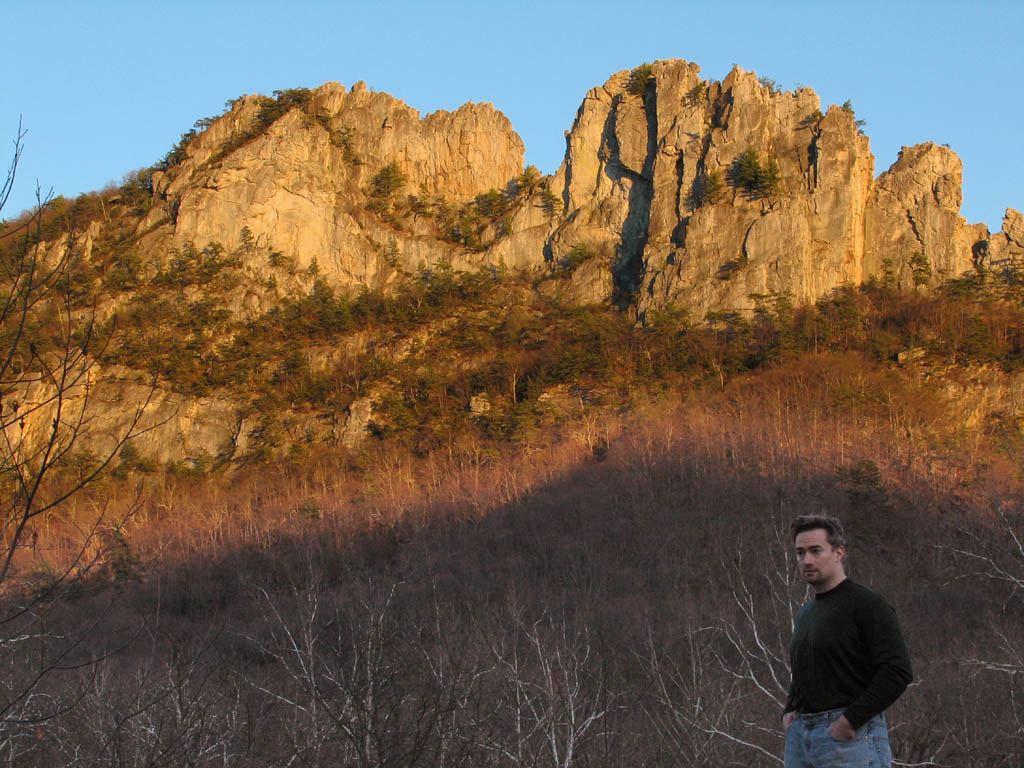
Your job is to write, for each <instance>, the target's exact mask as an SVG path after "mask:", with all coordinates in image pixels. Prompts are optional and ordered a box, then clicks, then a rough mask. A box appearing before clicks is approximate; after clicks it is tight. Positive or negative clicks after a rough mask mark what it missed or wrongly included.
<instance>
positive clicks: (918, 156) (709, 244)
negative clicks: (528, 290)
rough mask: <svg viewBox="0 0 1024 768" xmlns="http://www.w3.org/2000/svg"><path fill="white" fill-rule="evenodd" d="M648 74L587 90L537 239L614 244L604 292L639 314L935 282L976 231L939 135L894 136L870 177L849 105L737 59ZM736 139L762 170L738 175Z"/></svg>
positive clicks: (977, 238)
mask: <svg viewBox="0 0 1024 768" xmlns="http://www.w3.org/2000/svg"><path fill="white" fill-rule="evenodd" d="M650 74H651V77H650V81H649V83H648V85H647V87H646V90H645V91H644V93H643V94H639V93H634V92H631V91H630V89H629V88H628V84H629V78H630V73H628V72H620V73H617V74H616V75H613V76H612V77H611V78H610V79H609V80H608V82H607V83H605V85H604V86H602V87H600V88H595V89H593V90H592V91H591V92H590V93H588V94H587V96H586V98H585V99H584V101H583V105H582V106H581V107H580V110H579V112H578V114H577V117H576V121H575V123H574V125H573V128H572V131H571V132H570V134H569V136H568V138H567V145H568V146H567V151H566V159H565V162H564V164H563V165H562V167H561V168H560V169H559V171H558V173H557V174H556V176H555V179H554V183H553V187H554V188H556V189H558V190H560V192H561V195H562V197H563V200H564V202H565V213H566V216H565V223H564V224H562V225H561V226H560V227H559V228H558V230H557V231H556V232H555V233H554V234H553V236H552V238H551V244H550V249H551V251H552V252H553V253H555V254H557V253H559V252H562V251H565V250H567V249H569V248H571V247H572V246H573V245H575V244H577V243H579V242H587V243H589V244H591V245H592V246H594V247H603V248H605V249H610V250H613V251H614V253H615V258H614V260H613V266H612V271H613V276H614V281H615V285H616V289H617V290H616V292H615V293H616V296H617V297H618V300H619V302H620V303H621V304H624V305H627V306H628V305H632V306H634V307H635V309H636V311H637V314H638V316H639V317H640V318H641V319H643V318H644V317H645V316H646V314H647V313H648V312H650V311H657V310H659V309H661V308H664V307H666V306H668V305H676V306H681V307H683V308H685V309H686V310H688V311H689V313H690V315H691V317H692V318H693V319H694V320H697V321H700V320H703V319H704V318H705V317H706V316H707V314H708V313H710V312H723V311H724V312H731V311H743V310H750V309H752V308H753V307H754V301H755V299H754V298H751V297H752V296H753V297H755V298H756V297H757V296H759V295H761V296H763V295H769V294H771V293H772V292H776V293H780V294H788V295H789V296H790V297H791V298H792V300H794V301H796V302H801V301H813V300H814V299H817V298H819V297H821V296H823V295H825V294H827V293H828V292H829V291H830V290H832V289H834V288H835V287H837V286H839V285H841V284H844V283H860V282H862V281H865V280H868V279H870V278H871V277H883V276H889V277H890V278H892V279H895V280H896V281H897V282H898V283H900V284H904V285H908V286H909V285H923V284H935V283H937V282H939V281H940V280H941V279H943V278H946V277H951V276H955V275H957V274H959V273H961V272H963V271H966V270H969V269H971V267H972V265H973V263H974V261H975V255H974V254H975V252H976V251H977V250H979V248H981V246H980V245H979V243H983V242H984V241H986V240H987V239H988V232H987V230H986V229H985V228H984V226H982V225H974V226H970V225H968V224H967V223H966V222H965V221H964V219H963V218H962V217H961V216H960V215H959V208H960V202H961V192H960V185H961V164H960V160H959V158H957V156H956V155H955V153H953V152H952V151H951V150H949V149H947V148H943V147H938V146H936V145H934V144H931V143H929V144H922V145H919V146H915V147H909V148H904V150H903V152H902V153H901V155H900V158H899V160H898V161H897V162H896V163H895V164H894V165H893V166H892V168H890V169H889V170H888V171H886V172H885V173H883V174H882V175H881V176H879V177H878V178H877V179H876V178H875V177H874V157H873V156H872V154H871V149H870V144H869V142H868V139H867V137H866V136H863V135H861V133H860V131H859V130H858V126H857V122H856V119H855V116H854V114H853V112H852V110H851V109H849V108H843V107H837V106H831V107H829V108H828V110H827V111H826V112H825V113H824V114H823V113H822V111H821V106H820V103H819V100H818V97H817V96H816V95H815V93H814V92H813V91H811V90H810V89H808V88H801V89H799V90H797V91H794V92H789V91H780V90H777V89H776V88H775V87H774V85H773V84H771V83H767V82H766V83H762V82H761V81H759V79H758V78H757V76H756V75H755V74H754V73H748V72H744V71H743V70H741V69H739V68H735V69H733V71H732V72H730V73H729V75H728V76H727V77H726V78H725V79H724V80H723V81H722V82H720V83H719V82H709V81H704V80H702V79H701V77H700V74H699V69H698V67H697V66H696V65H695V64H692V63H689V62H686V61H679V60H674V61H659V62H655V63H654V64H653V65H651V68H650ZM748 153H753V155H752V156H753V157H754V158H756V160H757V162H759V163H760V165H761V167H762V168H768V167H769V166H772V167H774V170H775V176H776V179H775V182H774V183H771V184H765V185H764V186H763V187H762V188H755V187H752V186H751V185H749V184H745V183H744V176H743V171H742V162H743V158H744V156H745V155H747V154H748ZM1011 228H1012V227H1011ZM1006 238H1007V239H1008V240H1009V239H1011V236H1010V235H1006Z"/></svg>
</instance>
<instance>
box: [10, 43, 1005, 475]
mask: <svg viewBox="0 0 1024 768" xmlns="http://www.w3.org/2000/svg"><path fill="white" fill-rule="evenodd" d="M136 182H137V183H135V184H134V186H131V185H130V186H131V189H128V188H127V187H126V188H123V190H122V194H123V196H124V199H122V200H120V203H121V205H122V207H124V208H125V209H126V210H127V209H128V208H129V207H130V206H135V207H134V208H131V210H132V211H134V213H132V214H130V215H129V214H123V215H122V216H121V217H120V219H116V218H115V220H114V221H113V222H112V221H111V218H110V216H109V215H108V212H107V210H106V209H104V211H103V217H104V219H103V220H97V221H94V222H93V223H92V225H91V226H90V227H89V229H88V231H87V232H86V233H85V235H84V236H83V237H82V238H81V239H80V241H79V243H78V245H79V247H80V249H81V251H82V252H83V253H85V255H86V256H87V258H92V259H93V261H95V262H97V263H100V262H102V264H101V265H100V266H98V267H97V271H98V273H101V274H103V275H105V276H104V277H103V285H105V286H106V285H108V283H109V284H111V285H120V290H121V293H120V294H117V295H113V294H111V295H106V296H103V297H101V298H100V300H98V301H97V303H96V306H97V312H98V315H99V317H100V319H106V318H111V317H115V316H117V317H128V318H133V317H134V318H136V319H138V318H145V317H146V314H145V313H147V312H157V313H159V312H161V311H167V309H166V307H167V306H168V300H167V299H166V297H165V298H164V299H161V297H160V295H159V291H158V290H157V289H156V287H155V286H157V285H166V286H172V287H174V289H175V290H177V291H178V293H177V295H176V297H175V298H174V302H175V304H174V306H175V307H176V309H175V310H174V311H176V312H182V311H184V312H191V313H198V314H197V318H199V319H196V320H195V322H194V323H193V326H194V327H192V329H191V330H190V331H189V332H190V333H192V338H191V340H190V341H189V342H188V343H189V344H190V345H191V346H186V347H183V348H182V350H183V351H180V354H183V355H186V356H187V355H189V354H191V355H193V356H194V357H195V358H199V357H202V355H206V356H207V357H208V358H209V360H211V361H213V360H217V359H219V358H218V355H219V354H220V353H219V352H218V353H216V354H215V353H214V352H213V351H212V350H213V345H214V344H215V343H219V344H228V343H230V342H231V339H232V337H233V336H234V335H237V334H238V333H239V329H240V328H241V327H242V326H241V325H236V326H234V327H233V330H232V329H227V326H225V330H223V331H216V330H211V329H212V327H213V326H212V325H210V326H206V325H204V322H205V321H203V320H202V319H201V318H200V317H199V315H202V316H204V317H205V316H209V317H211V318H223V317H233V318H235V320H236V321H237V323H244V322H248V321H254V322H255V321H258V320H260V319H261V318H266V317H269V316H271V315H272V314H273V313H275V312H280V311H281V309H282V308H288V307H289V306H290V307H292V308H293V309H294V308H295V307H297V306H300V304H299V303H297V302H298V301H299V300H298V299H295V300H290V299H289V297H295V296H299V297H301V296H307V295H308V296H312V297H314V298H315V296H316V295H323V292H324V291H325V290H327V291H330V290H336V291H339V292H341V293H344V294H348V295H350V296H355V295H357V294H358V293H359V292H360V291H361V290H365V289H380V290H382V291H384V292H387V291H388V290H392V289H393V288H394V287H396V286H399V285H401V283H402V281H403V280H405V279H407V278H408V277H409V276H412V275H416V274H418V273H420V274H421V273H422V272H421V271H422V270H424V269H427V270H430V269H433V268H435V267H441V266H442V265H443V266H444V268H447V267H448V266H450V267H451V268H452V269H454V270H456V271H458V270H463V271H467V272H470V271H476V270H479V269H481V268H484V269H487V270H490V271H491V272H493V273H495V274H498V273H508V272H511V273H517V274H520V275H523V276H525V277H527V278H529V280H527V281H524V283H523V285H524V286H529V290H536V291H539V292H540V293H542V294H547V295H554V296H556V297H558V299H559V300H561V301H563V302H567V303H570V304H572V303H575V304H589V303H609V302H610V303H613V304H615V305H616V306H618V307H619V308H621V309H623V310H626V311H628V312H630V313H631V315H632V316H633V317H634V318H636V320H637V321H639V322H646V321H647V320H648V319H649V317H650V315H651V313H657V312H659V311H661V310H664V309H666V308H669V307H674V308H677V309H681V310H684V311H685V313H686V314H687V315H688V316H689V317H690V319H691V320H694V321H697V322H700V321H703V320H704V319H705V318H706V317H707V316H708V315H709V314H710V313H722V312H724V313H732V312H744V311H749V310H751V309H753V308H754V307H755V305H756V303H757V302H758V301H759V297H770V296H772V295H773V294H778V295H785V296H788V297H789V298H790V299H791V300H792V301H793V302H795V303H799V302H810V301H813V300H815V299H817V298H819V297H821V296H824V295H826V294H828V293H829V292H830V291H832V290H834V289H835V288H837V287H838V286H841V285H844V284H858V283H861V282H864V281H867V280H871V279H885V280H888V281H891V282H893V283H895V284H897V285H900V286H903V287H907V288H915V289H920V288H924V287H926V286H930V285H936V284H938V283H939V282H941V281H942V280H945V279H946V278H949V277H953V276H956V275H959V274H961V273H963V272H965V271H969V270H972V269H974V268H976V267H981V266H992V265H999V264H1001V263H1006V262H1009V261H1011V260H1015V259H1020V258H1021V257H1022V256H1024V218H1022V216H1021V214H1020V213H1018V212H1017V211H1014V210H1012V209H1008V210H1007V214H1006V217H1005V219H1004V223H1003V228H1002V231H1001V232H998V233H994V234H993V233H989V232H988V230H987V228H986V227H985V226H984V225H981V224H974V225H972V224H968V223H967V222H965V220H964V219H963V218H962V217H961V216H960V214H959V208H960V203H961V163H960V160H959V158H958V157H957V156H956V154H955V153H954V152H952V151H951V150H950V149H948V148H946V147H941V146H936V145H935V144H932V143H926V144H921V145H917V146H914V147H905V148H904V149H903V151H902V152H901V154H900V157H899V159H898V160H897V161H896V163H894V164H893V166H892V167H891V168H889V169H888V170H887V171H885V172H883V173H882V174H881V175H879V176H877V177H876V176H875V172H874V158H873V156H872V154H871V149H870V143H869V141H868V138H867V137H866V136H865V135H863V134H862V132H861V130H860V128H859V125H858V121H857V120H856V117H855V115H854V113H853V110H852V109H851V108H850V106H849V105H848V104H847V105H844V106H834V105H833V106H829V107H828V108H827V109H824V110H823V108H822V105H821V104H820V102H819V99H818V97H817V95H816V94H815V93H814V92H813V91H812V90H811V89H809V88H800V89H798V90H796V91H783V90H780V89H778V88H777V87H776V86H775V84H774V83H772V82H771V81H764V80H761V79H759V78H758V77H757V76H756V75H755V74H754V73H748V72H744V71H743V70H741V69H739V68H735V69H733V71H732V72H730V73H729V75H728V76H727V77H726V78H725V79H724V80H722V81H721V82H716V81H711V80H706V79H703V78H702V77H701V75H700V70H699V68H698V67H697V65H695V64H692V63H689V62H686V61H681V60H670V61H658V62H655V63H654V64H651V65H643V66H641V67H638V68H636V69H634V70H632V71H623V72H619V73H616V74H614V75H612V76H611V77H610V78H609V79H608V81H607V82H606V83H605V84H604V85H602V86H600V87H597V88H594V89H592V90H591V91H590V92H589V93H587V94H586V96H585V98H584V100H583V103H582V104H581V106H580V108H579V111H578V113H577V115H576V119H575V122H574V123H573V126H572V129H571V131H569V132H568V133H567V134H566V153H565V159H564V161H563V163H562V165H561V166H560V167H559V168H558V170H557V171H556V172H555V173H554V174H553V175H552V176H550V177H542V176H541V175H540V174H539V173H538V172H536V169H532V168H527V169H524V167H523V144H522V141H521V140H520V138H519V136H518V135H517V134H516V133H515V131H514V130H513V128H512V126H511V124H510V123H509V121H508V119H507V118H505V116H504V115H502V114H501V113H500V112H498V111H497V110H495V109H494V107H493V106H491V105H489V104H467V105H465V106H463V107H461V108H460V109H458V110H456V111H455V112H443V111H442V112H435V113H432V114H429V115H426V116H425V117H424V116H420V114H419V113H418V112H417V111H416V110H414V109H412V108H410V107H409V106H407V105H406V104H404V103H402V102H401V101H399V100H398V99H396V98H394V97H392V96H390V95H388V94H385V93H375V92H372V91H370V90H368V89H367V88H366V87H365V85H364V84H362V83H357V84H356V85H354V86H353V87H352V88H351V90H348V89H346V88H344V87H343V86H341V85H339V84H336V83H327V84H325V85H323V86H321V87H319V88H317V89H315V90H305V89H296V90H294V91H284V92H277V93H276V94H275V98H269V97H263V96H246V97H242V98H240V99H237V100H236V101H234V102H232V103H231V106H230V108H229V109H228V110H227V111H226V112H225V113H224V114H223V115H221V116H219V117H217V118H215V119H208V120H203V121H200V123H198V124H197V130H196V131H192V132H190V133H189V134H186V136H185V137H183V140H182V142H181V143H180V144H179V145H178V146H177V147H176V148H175V149H174V150H173V151H172V152H171V153H170V154H169V155H168V158H167V159H166V160H165V161H164V162H163V163H162V164H161V165H160V166H159V167H157V168H155V169H152V172H151V174H149V175H146V176H145V178H143V176H141V175H140V177H139V179H137V180H136ZM129 198H130V199H131V201H132V202H131V203H130V205H129ZM110 202H111V203H112V204H117V203H118V200H117V199H113V200H111V201H110ZM125 222H127V224H126V223H125ZM126 226H127V227H128V229H129V230H130V231H128V232H127V233H126V232H125V231H124V230H125V227H126ZM118 227H120V229H119V230H118ZM114 230H117V231H116V232H113V231H114ZM112 232H113V234H112ZM43 247H46V246H45V244H44V245H43ZM200 249H202V250H200ZM60 252H61V246H60V243H59V242H58V243H57V244H55V245H54V244H51V246H49V254H50V256H49V258H50V259H51V260H54V259H58V258H59V256H60ZM225 254H226V255H225ZM126 264H135V266H134V267H132V268H131V269H132V270H134V272H132V274H133V275H134V276H133V277H131V278H130V279H127V278H120V277H116V274H117V270H119V269H122V268H124V269H128V267H126V266H125V265H126ZM139 265H142V266H139ZM211 265H212V266H211ZM214 268H215V269H217V270H220V269H222V268H223V269H226V270H227V271H228V272H230V275H229V277H228V278H225V277H223V274H222V275H221V277H218V278H216V279H214V278H213V277H212V275H213V274H214V271H215V269H214ZM182 270H185V271H188V270H191V272H189V276H188V277H187V279H186V278H185V277H180V279H179V277H176V276H175V275H176V274H177V273H178V272H181V271H182ZM129 271H131V270H129ZM111 275H114V276H115V278H116V279H113V280H111ZM222 278H223V279H222ZM147 281H148V289H147V286H146V282H147ZM214 286H216V287H217V291H219V292H218V293H217V294H216V298H211V296H212V294H211V291H212V290H213V288H214ZM325 286H326V288H325ZM147 290H148V294H147ZM316 291H320V294H317V293H316ZM140 297H141V298H140ZM289 301H291V304H289ZM161 302H163V303H161ZM211 302H212V303H215V304H217V307H216V308H215V309H214V308H212V304H211ZM129 305H130V307H129ZM126 307H129V309H126ZM203 313H205V314H203ZM210 322H211V323H214V320H211V321H210ZM216 322H222V320H217V321H216ZM214 324H215V323H214ZM218 333H219V334H220V336H218ZM136 335H137V336H139V338H135V339H133V340H132V344H129V345H128V346H126V347H125V349H126V350H127V351H125V352H124V355H123V356H124V357H126V358H131V356H132V355H133V354H136V356H137V352H133V350H139V349H150V348H154V347H153V345H154V344H155V342H154V341H153V340H152V339H151V338H150V339H148V340H147V339H145V338H142V337H145V335H146V334H145V333H142V332H140V333H139V334H136ZM360 343H361V344H362V342H360ZM132 345H134V346H132ZM147 345H149V346H147ZM190 350H192V351H190ZM197 350H198V351H197ZM202 350H206V352H202ZM380 350H381V348H377V349H376V350H375V351H373V354H375V355H379V354H380V353H381V352H380ZM307 352H308V354H305V359H304V360H301V361H299V362H298V363H296V362H295V361H294V360H292V361H291V362H290V363H289V365H292V366H293V367H294V366H295V365H298V366H299V367H300V368H301V366H302V365H306V366H308V365H309V364H310V360H312V359H313V358H314V357H316V355H314V354H313V353H312V352H309V351H307ZM165 353H166V354H167V355H170V352H166V350H165V352H163V353H161V354H165ZM363 353H367V354H369V352H368V351H367V350H366V349H362V350H361V351H360V352H359V354H363ZM318 354H319V353H318ZM324 354H327V356H328V357H330V354H329V353H324ZM346 354H347V353H346ZM353 354H355V353H353ZM387 354H400V353H393V352H387ZM401 354H404V353H401ZM180 359H185V358H180ZM332 359H333V358H332ZM337 364H338V365H341V363H337ZM206 365H208V366H210V365H213V363H206ZM281 365H282V370H285V369H286V366H284V364H283V363H282V364H281ZM115 371H116V375H114V376H113V379H114V380H116V382H117V383H114V384H112V385H110V386H109V387H107V388H106V389H105V388H104V387H102V386H98V387H96V390H95V391H94V392H92V395H91V396H92V398H93V400H94V401H107V402H109V403H111V404H112V405H111V406H110V408H108V409H106V410H107V411H108V413H106V414H104V415H103V417H101V418H100V421H101V422H102V423H101V424H99V427H100V431H103V432H106V433H107V434H109V435H115V434H118V433H123V430H124V426H125V424H126V423H127V422H128V421H130V419H131V414H132V413H133V409H131V408H123V407H119V406H115V405H113V404H114V403H120V404H121V405H122V406H123V405H124V404H125V403H141V402H143V401H144V400H145V399H146V398H147V397H148V398H150V407H149V408H148V411H147V414H146V415H145V419H144V422H143V426H144V427H145V428H147V429H148V431H146V432H145V433H144V434H143V435H142V436H141V437H140V438H139V439H138V440H137V441H136V445H137V446H138V447H139V448H140V450H141V451H142V452H144V453H145V454H146V455H149V456H152V457H153V458H154V459H156V460H158V461H172V460H178V459H181V458H183V457H193V458H194V457H196V456H200V455H202V454H204V453H205V454H207V455H213V454H218V453H219V454H222V455H223V454H225V453H226V454H227V455H232V454H233V453H235V452H244V451H246V450H247V449H248V448H249V447H250V443H251V442H252V440H251V438H252V437H253V436H254V435H258V434H259V430H260V429H262V427H261V426H260V424H261V421H260V414H259V413H258V412H254V411H253V409H252V408H249V409H248V410H246V409H239V408H238V407H237V403H236V402H234V401H232V400H231V398H230V397H226V396H225V397H222V396H220V395H218V394H216V393H215V392H214V393H213V394H211V392H212V390H210V386H213V385H208V386H207V389H206V390H205V391H204V396H203V397H196V396H194V395H189V394H188V393H187V392H182V391H176V392H171V391H168V389H167V388H164V387H163V386H162V385H161V384H160V383H159V382H158V389H157V392H156V393H155V394H151V390H150V388H149V387H147V386H146V385H143V384H141V383H140V382H139V380H138V377H136V376H134V375H133V374H131V373H130V372H126V370H125V369H120V368H117V369H110V370H108V374H110V373H112V372H115ZM204 375H205V376H206V377H207V379H209V380H210V381H217V380H219V379H218V377H217V376H216V375H213V374H212V373H211V372H210V371H209V370H207V372H206V373H205V374H204ZM275 375H276V374H275ZM102 378H104V377H99V379H102ZM106 378H108V379H110V378H111V377H110V376H109V375H108V376H107V377H106ZM92 380H93V379H90V382H91V381H92ZM512 381H513V387H514V386H515V378H514V377H513V380H512ZM90 386H91V385H90ZM214 389H215V386H214ZM354 389H356V390H358V386H356V387H354ZM85 391H86V390H85V389H83V392H81V393H80V392H78V391H77V390H76V391H74V392H70V393H69V395H70V396H71V397H72V398H79V397H84V392H85ZM21 397H22V398H23V399H24V400H25V402H31V401H32V400H33V397H34V396H33V395H32V391H31V387H30V388H28V390H26V391H25V392H22V393H21ZM36 400H39V401H40V402H42V401H43V400H45V396H44V394H38V397H36ZM370 410H371V402H370V400H368V399H366V398H365V397H360V398H359V399H357V400H355V401H353V402H349V401H348V400H346V404H345V409H344V410H342V411H340V412H338V411H337V409H334V410H331V411H329V412H316V413H312V412H311V413H306V414H305V415H304V416H302V417H295V418H289V419H286V420H285V422H284V423H283V424H284V426H283V428H284V429H285V430H286V431H287V430H292V431H294V432H296V434H299V433H301V434H302V435H304V438H303V439H307V440H312V441H326V442H343V443H345V444H354V443H355V442H357V441H358V437H359V434H357V433H361V432H362V431H363V430H365V428H366V425H367V424H368V423H369V421H370ZM38 414H39V424H38V425H35V426H33V424H32V419H28V420H25V419H20V420H19V421H18V424H17V427H16V428H17V429H18V430H19V432H18V439H22V438H24V439H25V440H26V442H27V443H31V442H33V441H35V442H39V441H40V440H42V439H43V437H44V436H45V434H46V433H47V431H46V428H45V424H46V423H49V422H48V420H49V419H52V414H51V413H50V411H48V410H47V409H45V408H40V409H39V411H38ZM357 416H358V418H356V417H357ZM353 419H355V420H356V421H358V425H357V426H353ZM36 433H38V434H37V436H36V437H33V435H34V434H36ZM111 439H112V438H111Z"/></svg>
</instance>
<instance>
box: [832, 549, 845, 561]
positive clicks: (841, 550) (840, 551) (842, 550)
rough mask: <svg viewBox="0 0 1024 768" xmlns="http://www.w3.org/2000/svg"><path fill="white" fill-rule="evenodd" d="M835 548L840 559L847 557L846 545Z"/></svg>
mask: <svg viewBox="0 0 1024 768" xmlns="http://www.w3.org/2000/svg"><path fill="white" fill-rule="evenodd" d="M833 549H834V550H835V551H836V554H837V555H839V559H840V561H842V560H845V559H846V547H841V546H840V547H833Z"/></svg>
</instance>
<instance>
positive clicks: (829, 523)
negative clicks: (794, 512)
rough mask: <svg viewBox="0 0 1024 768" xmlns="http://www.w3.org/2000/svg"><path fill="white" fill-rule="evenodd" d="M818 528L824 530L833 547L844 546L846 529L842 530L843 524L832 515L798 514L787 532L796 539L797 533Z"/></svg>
mask: <svg viewBox="0 0 1024 768" xmlns="http://www.w3.org/2000/svg"><path fill="white" fill-rule="evenodd" d="M818 528H821V529H822V530H823V531H825V538H826V539H827V540H828V543H829V544H831V545H832V548H833V549H835V548H836V547H845V546H846V531H845V530H843V524H842V523H841V522H839V521H838V520H837V519H836V518H834V517H826V516H825V515H800V517H798V518H796V519H795V520H794V521H793V522H792V523H790V524H789V533H790V536H792V537H793V541H796V536H797V534H798V533H803V532H804V531H813V530H816V529H818Z"/></svg>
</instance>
